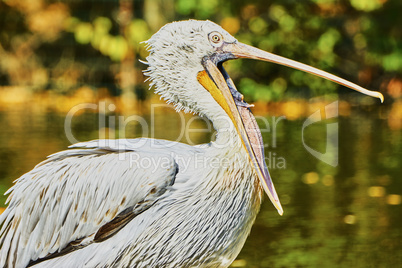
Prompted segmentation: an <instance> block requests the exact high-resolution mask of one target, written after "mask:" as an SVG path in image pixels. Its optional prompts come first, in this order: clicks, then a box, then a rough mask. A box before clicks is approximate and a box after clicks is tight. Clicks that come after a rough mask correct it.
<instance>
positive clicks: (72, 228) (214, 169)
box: [0, 20, 383, 268]
mask: <svg viewBox="0 0 402 268" xmlns="http://www.w3.org/2000/svg"><path fill="white" fill-rule="evenodd" d="M146 45H147V49H148V51H149V56H148V57H147V58H146V62H145V63H146V64H147V65H148V67H147V70H146V71H145V74H146V75H147V76H148V79H149V80H150V85H151V86H153V87H154V88H155V92H156V93H157V94H160V95H161V97H162V98H163V99H165V100H166V101H167V102H168V103H173V104H174V105H175V107H176V108H177V110H184V111H185V112H192V113H195V114H198V115H201V116H205V117H207V118H208V119H209V120H210V121H211V122H212V124H213V126H214V128H215V130H216V132H217V135H216V139H215V140H214V141H211V142H210V143H209V144H203V145H197V146H190V145H186V144H182V143H177V142H172V141H165V140H155V139H148V138H139V139H124V140H123V139H121V140H94V141H89V142H82V143H78V144H75V145H72V146H70V149H68V150H65V151H62V152H58V153H55V154H53V155H50V156H49V157H48V158H47V159H46V160H45V161H43V162H41V163H40V164H38V165H37V166H35V167H34V168H33V169H32V170H31V171H29V172H28V173H26V174H24V175H22V176H21V177H20V178H18V179H17V180H16V181H15V184H14V185H13V186H12V187H11V188H10V189H9V190H8V191H7V192H6V194H8V195H9V196H8V199H7V204H8V207H7V209H6V210H5V211H4V212H3V214H2V215H1V216H0V225H1V230H0V246H1V251H0V267H17V268H20V267H41V268H43V267H228V266H229V265H230V264H231V263H232V262H233V260H234V259H235V258H236V256H237V255H238V253H239V252H240V250H241V248H242V247H243V244H244V242H245V240H246V238H247V236H248V234H249V233H250V229H251V226H252V224H253V222H254V220H255V218H256V215H257V213H258V211H259V208H260V204H261V200H262V197H263V192H264V191H265V193H266V194H267V195H268V197H269V199H270V200H271V202H272V204H273V205H274V207H275V208H276V209H277V211H278V212H279V214H282V213H283V209H282V206H281V204H280V202H279V198H278V195H277V193H276V191H275V188H274V185H273V183H272V180H271V177H270V175H269V172H268V169H267V165H266V163H265V160H264V148H263V142H262V138H261V133H260V131H259V128H258V126H257V124H256V121H255V119H254V117H253V115H252V113H251V111H250V109H249V108H250V105H249V104H247V103H246V102H245V101H244V100H243V96H242V95H241V93H239V92H238V91H237V89H236V87H235V85H234V83H233V81H232V80H231V79H230V77H229V75H228V74H227V72H226V71H225V69H224V68H223V67H222V63H223V62H225V61H227V60H232V59H239V58H251V59H257V60H262V61H268V62H273V63H277V64H281V65H286V66H289V67H292V68H296V69H299V70H302V71H306V72H308V73H312V74H315V75H318V76H321V77H323V78H326V79H329V80H332V81H334V82H337V83H339V84H342V85H345V86H347V87H349V88H352V89H354V90H357V91H359V92H361V93H364V94H366V95H369V96H373V97H377V98H380V99H381V101H382V100H383V96H382V95H381V93H379V92H374V91H369V90H366V89H364V88H361V87H359V86H358V85H355V84H353V83H351V82H348V81H346V80H344V79H341V78H339V77H337V76H334V75H331V74H329V73H326V72H324V71H321V70H318V69H316V68H313V67H310V66H307V65H305V64H302V63H298V62H296V61H293V60H290V59H286V58H283V57H280V56H277V55H274V54H271V53H269V52H265V51H262V50H260V49H257V48H254V47H252V46H249V45H246V44H242V43H240V42H238V41H237V40H236V39H235V38H234V37H233V36H231V35H230V34H229V33H228V32H226V31H225V30H224V29H222V28H221V27H220V26H219V25H217V24H215V23H213V22H210V21H196V20H189V21H180V22H173V23H170V24H167V25H165V26H164V27H162V28H161V29H160V30H159V31H158V32H157V33H156V34H154V35H153V36H152V37H151V38H150V39H149V40H148V41H146Z"/></svg>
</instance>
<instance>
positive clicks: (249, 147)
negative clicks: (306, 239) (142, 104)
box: [197, 58, 283, 215]
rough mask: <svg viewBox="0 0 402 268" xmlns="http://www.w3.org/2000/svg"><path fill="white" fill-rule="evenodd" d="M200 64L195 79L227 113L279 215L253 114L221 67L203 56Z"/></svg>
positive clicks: (280, 210)
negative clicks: (201, 67) (201, 65)
mask: <svg viewBox="0 0 402 268" xmlns="http://www.w3.org/2000/svg"><path fill="white" fill-rule="evenodd" d="M203 65H204V68H205V71H201V72H199V73H198V76H197V79H198V81H199V82H200V84H201V85H203V86H204V88H205V89H206V90H208V91H209V92H210V94H211V95H212V97H213V98H214V99H215V100H216V101H217V102H218V103H219V105H220V106H221V107H222V108H223V109H224V110H225V111H226V113H227V114H228V115H229V117H230V119H231V121H232V122H233V124H234V125H235V127H236V131H237V133H238V134H239V137H240V138H241V142H242V145H243V146H244V148H245V149H246V151H247V153H248V157H249V158H250V160H251V162H252V165H253V167H254V170H255V172H256V174H257V176H258V178H259V180H260V182H261V184H262V186H263V188H264V190H265V192H266V193H267V195H268V197H269V199H270V200H271V202H272V204H273V205H274V206H275V208H276V209H277V210H278V213H279V214H280V215H282V214H283V209H282V206H281V203H280V202H279V198H278V195H277V193H276V191H275V187H274V184H273V183H272V180H271V176H270V175H269V172H268V168H267V165H266V163H265V159H264V157H265V156H264V145H263V141H262V137H261V132H260V129H259V128H258V125H257V122H256V121H255V119H254V116H253V115H252V113H251V111H250V109H249V108H248V105H247V104H246V103H245V102H243V100H242V98H241V97H240V96H241V94H240V93H239V92H238V91H237V90H236V88H235V86H234V84H233V82H232V80H231V79H230V78H229V76H228V75H227V73H226V72H225V70H224V69H223V67H222V66H221V65H220V66H219V68H218V67H217V66H216V65H215V63H214V62H213V61H212V60H211V59H210V58H204V60H203ZM236 92H237V93H238V95H236Z"/></svg>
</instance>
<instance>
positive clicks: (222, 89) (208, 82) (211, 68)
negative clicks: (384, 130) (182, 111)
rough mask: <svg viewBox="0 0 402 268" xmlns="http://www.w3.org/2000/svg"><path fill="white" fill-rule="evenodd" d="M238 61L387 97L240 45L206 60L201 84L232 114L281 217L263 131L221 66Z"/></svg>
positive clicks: (200, 77)
mask: <svg viewBox="0 0 402 268" xmlns="http://www.w3.org/2000/svg"><path fill="white" fill-rule="evenodd" d="M238 58H250V59H257V60H263V61H268V62H273V63H277V64H281V65H285V66H289V67H292V68H295V69H298V70H301V71H305V72H308V73H311V74H314V75H317V76H320V77H323V78H326V79H329V80H331V81H334V82H336V83H338V84H341V85H344V86H346V87H349V88H351V89H354V90H356V91H359V92H361V93H363V94H366V95H369V96H372V97H376V98H379V99H380V100H381V102H383V100H384V97H383V95H382V94H381V93H379V92H375V91H369V90H367V89H364V88H362V87H360V86H358V85H356V84H354V83H351V82H349V81H347V80H345V79H342V78H340V77H337V76H335V75H332V74H330V73H327V72H324V71H321V70H319V69H317V68H314V67H311V66H308V65H306V64H303V63H299V62H297V61H293V60H290V59H287V58H284V57H281V56H277V55H275V54H272V53H269V52H266V51H263V50H260V49H258V48H255V47H252V46H249V45H246V44H242V43H239V42H234V43H225V44H224V45H222V47H221V48H220V50H219V51H218V52H217V53H216V54H214V55H212V56H209V57H205V58H204V59H203V61H202V64H203V66H204V69H205V71H201V72H199V73H198V77H197V79H198V81H199V82H200V84H202V85H203V86H204V88H205V89H207V90H208V91H209V92H210V93H211V95H212V97H213V98H214V99H215V100H216V101H217V102H218V103H219V105H220V106H221V107H222V108H223V109H224V110H225V111H226V113H227V114H228V115H229V117H230V119H231V120H232V122H233V124H234V125H235V127H236V130H237V133H238V134H239V136H240V138H241V141H242V144H243V146H244V148H245V149H246V150H247V152H248V156H249V158H250V160H251V162H252V163H253V167H254V170H255V172H256V174H257V176H258V178H259V180H260V182H261V185H262V186H263V188H264V190H265V192H266V193H267V195H268V197H269V199H270V200H271V202H272V204H273V205H274V206H275V208H276V209H277V210H278V212H279V214H280V215H282V214H283V209H282V206H281V204H280V202H279V198H278V195H277V193H276V191H275V187H274V185H273V183H272V180H271V177H270V175H269V172H268V168H267V165H266V163H265V159H264V146H263V141H262V137H261V132H260V130H259V128H258V125H257V123H256V121H255V119H254V116H253V115H252V113H251V111H250V109H249V107H250V106H249V105H248V104H247V103H245V102H244V101H243V97H242V95H241V94H240V93H239V92H238V91H237V89H236V87H235V85H234V84H233V81H232V80H231V79H230V77H229V76H228V74H227V73H226V71H225V70H224V68H223V67H222V64H221V63H222V62H223V61H225V60H230V59H238Z"/></svg>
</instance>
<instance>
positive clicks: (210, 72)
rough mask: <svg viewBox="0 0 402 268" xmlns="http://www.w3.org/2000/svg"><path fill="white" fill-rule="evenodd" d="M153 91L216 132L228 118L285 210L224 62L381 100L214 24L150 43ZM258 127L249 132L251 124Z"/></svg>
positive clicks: (170, 29)
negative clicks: (277, 68)
mask: <svg viewBox="0 0 402 268" xmlns="http://www.w3.org/2000/svg"><path fill="white" fill-rule="evenodd" d="M145 43H146V44H147V48H148V50H149V52H150V54H149V56H148V57H147V62H146V64H148V69H147V70H146V71H145V74H146V75H147V76H149V78H148V79H149V80H150V81H151V86H154V87H155V91H156V93H158V94H160V95H161V97H162V98H163V99H165V100H166V101H167V102H168V103H173V104H174V105H175V107H176V108H177V110H184V111H185V112H193V113H197V114H200V115H205V116H206V117H208V118H209V119H210V120H211V121H212V123H213V124H214V127H215V129H216V130H217V131H218V132H219V129H221V128H223V127H224V124H223V123H222V120H219V118H229V119H230V122H231V123H232V124H233V126H234V129H235V130H236V131H235V133H237V135H238V137H239V138H240V140H241V143H242V145H243V147H244V148H245V150H246V151H247V153H248V156H249V158H250V160H251V162H252V163H253V168H254V170H255V173H256V175H257V176H258V178H259V180H260V182H261V185H262V186H263V188H264V190H265V192H266V193H267V195H268V197H269V198H270V200H271V202H272V203H273V205H274V206H275V207H276V209H277V210H278V212H279V214H281V215H282V213H283V210H282V207H281V204H280V202H279V199H278V196H277V193H276V191H275V188H274V186H273V183H272V180H271V178H270V175H269V172H268V169H267V166H266V163H265V160H264V153H263V149H261V147H263V146H262V139H261V134H260V132H259V130H258V128H257V130H258V131H255V129H256V128H255V125H254V124H255V120H254V118H253V117H252V115H251V113H250V112H249V109H248V107H249V106H248V104H247V103H245V102H244V101H243V96H242V95H241V94H240V93H239V92H238V91H237V89H236V87H235V85H234V84H233V81H232V80H231V79H230V77H229V75H228V74H227V73H226V71H225V70H224V68H223V67H222V63H223V62H225V61H227V60H231V59H238V58H250V59H257V60H263V61H268V62H273V63H277V64H281V65H285V66H289V67H292V68H295V69H299V70H302V71H305V72H308V73H311V74H315V75H318V76H321V77H323V78H326V79H329V80H332V81H334V82H336V83H339V84H342V85H344V86H347V87H349V88H351V89H354V90H356V91H359V92H361V93H363V94H366V95H369V96H373V97H377V98H380V99H381V101H382V100H383V96H382V95H381V93H379V92H374V91H369V90H366V89H364V88H362V87H360V86H358V85H356V84H353V83H351V82H349V81H346V80H344V79H342V78H339V77H337V76H335V75H332V74H329V73H327V72H324V71H321V70H319V69H316V68H314V67H311V66H308V65H305V64H302V63H299V62H296V61H293V60H290V59H286V58H284V57H280V56H277V55H275V54H272V53H269V52H266V51H263V50H260V49H257V48H254V47H252V46H249V45H246V44H242V43H240V42H238V41H237V40H236V39H235V38H234V37H233V36H231V35H230V34H229V33H228V32H227V31H225V30H224V29H223V28H222V27H220V26H219V25H217V24H215V23H213V22H210V21H197V20H189V21H180V22H173V23H170V24H167V25H165V26H164V27H162V28H161V29H160V30H159V31H158V32H157V33H156V34H154V35H153V36H152V37H151V38H150V39H149V40H148V41H146V42H145ZM250 122H251V125H254V128H253V127H251V128H250V127H249V126H248V125H250Z"/></svg>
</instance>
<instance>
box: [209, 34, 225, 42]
mask: <svg viewBox="0 0 402 268" xmlns="http://www.w3.org/2000/svg"><path fill="white" fill-rule="evenodd" d="M209 39H210V40H211V42H212V43H214V44H219V43H221V42H222V39H223V38H222V35H221V34H220V33H217V32H215V33H212V34H211V35H210V37H209Z"/></svg>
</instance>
